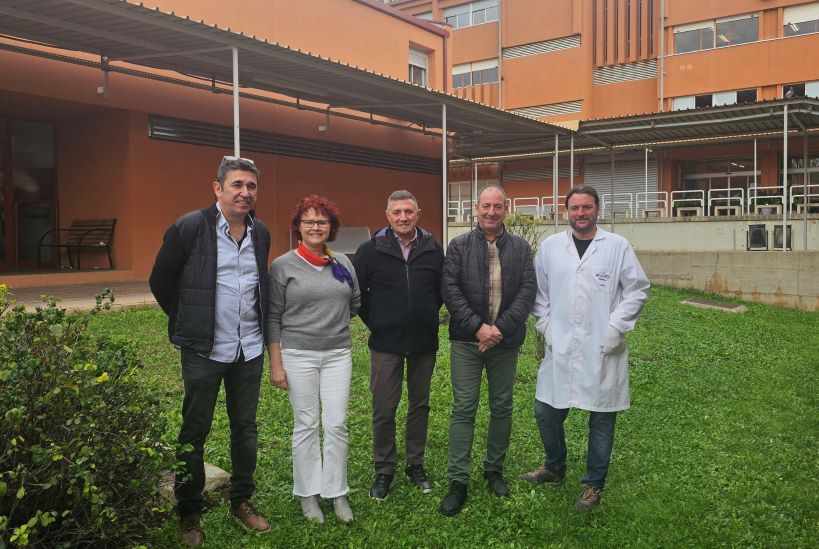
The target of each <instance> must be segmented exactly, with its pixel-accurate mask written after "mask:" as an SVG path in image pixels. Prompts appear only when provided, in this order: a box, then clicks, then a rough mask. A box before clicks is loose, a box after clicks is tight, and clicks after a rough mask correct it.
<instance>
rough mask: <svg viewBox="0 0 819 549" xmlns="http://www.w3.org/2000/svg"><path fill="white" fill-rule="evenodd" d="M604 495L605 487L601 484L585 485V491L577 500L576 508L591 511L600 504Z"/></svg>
mask: <svg viewBox="0 0 819 549" xmlns="http://www.w3.org/2000/svg"><path fill="white" fill-rule="evenodd" d="M602 495H603V488H602V487H599V486H588V485H586V484H584V485H583V493H582V494H580V499H578V500H577V503H576V504H575V506H574V508H575V509H576V510H578V511H590V510H592V509H594V508H595V507H597V506H598V505H600V496H602Z"/></svg>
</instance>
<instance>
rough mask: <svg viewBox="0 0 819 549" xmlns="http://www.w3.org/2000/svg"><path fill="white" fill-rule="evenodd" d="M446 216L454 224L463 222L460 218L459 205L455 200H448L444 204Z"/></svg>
mask: <svg viewBox="0 0 819 549" xmlns="http://www.w3.org/2000/svg"><path fill="white" fill-rule="evenodd" d="M446 216H447V217H448V218H449V219H451V220H452V221H454V222H456V223H460V222H461V221H463V219H462V218H461V203H460V202H458V201H457V200H450V201H449V202H447V203H446Z"/></svg>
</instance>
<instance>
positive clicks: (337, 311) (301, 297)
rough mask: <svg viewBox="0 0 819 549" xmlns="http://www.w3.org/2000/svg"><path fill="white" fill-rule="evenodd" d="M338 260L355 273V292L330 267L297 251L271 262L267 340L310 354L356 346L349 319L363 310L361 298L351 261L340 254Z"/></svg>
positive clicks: (283, 347) (285, 347)
mask: <svg viewBox="0 0 819 549" xmlns="http://www.w3.org/2000/svg"><path fill="white" fill-rule="evenodd" d="M336 258H337V259H338V262H339V263H340V264H342V265H344V266H345V267H346V268H347V269H348V270H349V271H350V274H352V275H353V287H352V288H351V287H350V285H349V284H347V283H346V282H341V281H339V280H337V279H336V278H335V277H334V276H333V272H332V270H331V269H330V266H329V265H328V266H326V267H323V268H322V269H321V270H318V269H316V268H315V267H313V266H312V265H310V264H309V263H307V262H306V261H305V260H304V259H302V258H301V257H300V256H299V255H298V254H297V253H296V251H295V250H291V251H289V252H287V253H286V254H284V255H281V256H279V257H277V258H276V259H275V260H274V261H273V264H272V265H271V266H270V314H269V316H268V317H267V328H266V329H267V341H268V342H270V343H275V342H277V341H278V342H280V343H281V346H282V349H301V350H306V351H326V350H329V349H347V348H350V347H352V339H351V338H350V328H349V325H350V319H351V318H352V317H353V316H355V314H356V313H357V312H358V308H359V307H360V306H361V294H360V293H359V291H358V279H357V278H356V276H355V270H354V269H353V265H352V264H351V263H350V260H349V259H347V257H346V256H344V255H342V254H338V255H337V256H336Z"/></svg>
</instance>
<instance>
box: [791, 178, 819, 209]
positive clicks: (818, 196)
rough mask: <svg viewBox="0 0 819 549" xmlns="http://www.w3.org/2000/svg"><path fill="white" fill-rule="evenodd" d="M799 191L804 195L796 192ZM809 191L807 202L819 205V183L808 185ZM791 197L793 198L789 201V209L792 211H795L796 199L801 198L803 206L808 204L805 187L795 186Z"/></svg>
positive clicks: (792, 188)
mask: <svg viewBox="0 0 819 549" xmlns="http://www.w3.org/2000/svg"><path fill="white" fill-rule="evenodd" d="M797 189H801V190H802V193H801V194H800V193H797V192H796V190H797ZM807 190H808V193H807V202H810V203H811V204H819V183H809V184H808V185H807ZM790 195H791V197H790V200H789V201H788V209H789V210H790V211H793V205H794V202H795V201H794V199H796V198H801V199H802V203H803V204H804V203H805V202H806V200H805V185H793V186H792V187H791V192H790Z"/></svg>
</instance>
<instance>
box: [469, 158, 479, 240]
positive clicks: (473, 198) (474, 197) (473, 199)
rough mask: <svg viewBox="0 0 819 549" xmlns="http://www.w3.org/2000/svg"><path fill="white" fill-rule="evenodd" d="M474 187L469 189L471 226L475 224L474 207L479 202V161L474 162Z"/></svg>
mask: <svg viewBox="0 0 819 549" xmlns="http://www.w3.org/2000/svg"><path fill="white" fill-rule="evenodd" d="M473 172H474V173H473V180H472V188H471V189H469V226H470V227H474V226H475V212H474V210H473V208H474V207H475V204H476V203H477V202H478V163H477V162H475V163H474V169H473Z"/></svg>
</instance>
